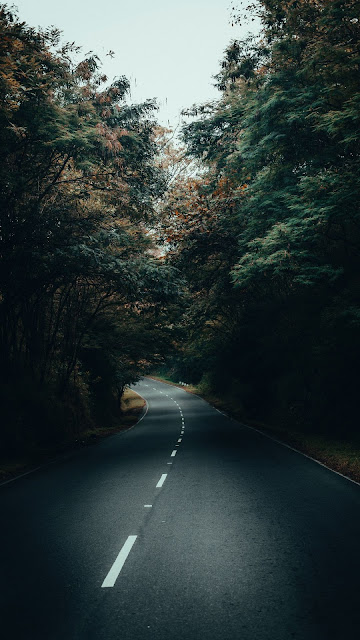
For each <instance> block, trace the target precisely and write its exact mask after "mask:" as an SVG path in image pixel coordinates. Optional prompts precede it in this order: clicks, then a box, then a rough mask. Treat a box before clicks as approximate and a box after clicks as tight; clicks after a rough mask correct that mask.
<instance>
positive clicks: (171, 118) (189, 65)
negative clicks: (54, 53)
mask: <svg viewBox="0 0 360 640" xmlns="http://www.w3.org/2000/svg"><path fill="white" fill-rule="evenodd" d="M13 3H14V5H15V6H17V7H18V10H19V18H20V19H21V20H24V21H25V22H27V23H28V24H29V25H30V26H33V27H38V26H41V27H49V26H51V25H54V26H56V27H58V28H59V29H61V31H62V32H63V39H64V41H69V42H73V41H74V42H75V43H76V44H77V45H79V46H81V47H82V49H83V51H84V54H85V53H87V52H88V51H93V52H94V53H96V54H97V55H99V57H100V58H101V60H102V62H103V71H104V73H106V75H107V76H108V77H109V78H110V79H112V78H114V77H116V76H121V75H125V76H126V77H127V78H128V79H129V80H130V82H131V101H132V102H133V103H137V102H142V101H144V100H146V99H148V98H157V101H158V104H159V107H160V110H159V112H158V114H157V119H158V120H159V122H160V123H161V124H162V125H163V126H166V127H171V128H176V127H177V126H178V124H179V123H180V122H181V118H180V112H181V110H182V109H184V108H189V107H191V106H192V105H193V104H201V103H204V102H208V101H211V100H215V99H217V98H218V97H219V92H218V91H217V89H215V87H214V86H213V83H214V80H213V77H212V76H214V75H215V74H216V73H217V72H218V70H219V67H220V61H221V59H222V57H223V52H224V50H225V48H226V47H227V45H228V44H229V43H230V41H231V40H234V39H241V38H242V37H244V36H245V35H246V33H247V32H248V29H249V27H239V26H236V25H235V26H234V27H232V26H231V7H232V6H234V2H231V0H178V1H175V0H103V1H101V0H61V2H60V1H57V2H55V1H54V0H13ZM8 4H11V2H9V0H8ZM235 6H236V0H235ZM110 50H111V51H113V52H114V54H115V55H114V57H113V58H112V57H110V56H109V55H106V54H107V53H108V52H109V51H110Z"/></svg>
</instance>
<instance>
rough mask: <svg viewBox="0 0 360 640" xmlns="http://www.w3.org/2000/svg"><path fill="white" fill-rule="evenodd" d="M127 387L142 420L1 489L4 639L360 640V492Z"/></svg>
mask: <svg viewBox="0 0 360 640" xmlns="http://www.w3.org/2000/svg"><path fill="white" fill-rule="evenodd" d="M134 388H135V389H136V390H137V391H138V392H139V393H140V394H141V395H142V396H143V397H144V398H145V399H146V401H147V403H148V412H147V414H146V416H145V417H144V418H143V419H142V420H141V421H140V422H139V423H138V424H137V425H136V426H135V427H134V428H132V429H130V430H129V431H127V432H125V433H123V434H119V435H116V436H113V437H110V438H108V439H106V440H103V441H101V442H99V443H97V444H96V445H94V446H91V447H87V448H86V449H83V450H82V451H76V452H74V453H72V454H71V455H70V456H68V457H67V458H64V459H62V460H59V461H58V462H56V463H55V464H52V465H50V466H48V467H44V468H43V469H40V470H38V471H36V472H34V473H31V474H29V475H27V476H24V477H22V478H19V479H18V480H16V481H14V482H10V483H8V484H5V485H3V486H1V487H0V514H1V527H0V555H1V560H0V561H1V598H0V602H1V605H0V607H1V634H2V637H3V638H4V639H5V638H6V639H9V640H20V639H21V640H32V639H33V638H34V639H36V640H42V639H44V640H115V639H116V640H144V639H147V638H150V639H151V640H153V639H156V640H169V639H170V638H171V639H172V640H180V639H181V640H291V639H293V638H295V639H298V640H329V639H330V640H332V639H334V640H345V639H346V640H352V639H354V640H355V639H356V640H358V638H359V629H360V626H359V625H360V606H359V604H360V603H359V576H360V553H359V545H360V509H359V507H360V487H359V486H358V485H356V484H355V483H352V482H350V481H348V480H346V479H345V478H342V477H340V476H339V475H337V474H335V473H333V472H331V471H329V470H327V469H325V468H324V467H322V466H320V465H318V464H316V463H315V462H313V461H311V460H309V459H307V458H306V457H304V456H302V455H301V454H298V453H297V452H295V451H292V450H290V449H288V448H286V447H285V446H281V445H280V444H278V443H276V442H274V441H272V440H271V439H269V438H266V437H265V436H262V435H261V434H259V433H257V432H256V431H254V430H251V429H249V428H247V427H245V426H242V425H240V424H239V423H237V422H235V421H232V420H229V419H228V418H226V417H225V416H223V415H222V414H221V413H219V412H218V411H217V410H216V409H214V408H212V407H211V406H210V405H208V404H207V403H206V402H205V401H203V400H201V399H200V398H198V397H197V396H194V395H192V394H190V393H187V392H186V391H184V390H183V389H179V388H177V387H172V386H169V385H166V384H163V383H160V382H157V381H154V380H151V379H144V380H142V381H141V382H140V383H139V384H138V385H136V386H135V387H134Z"/></svg>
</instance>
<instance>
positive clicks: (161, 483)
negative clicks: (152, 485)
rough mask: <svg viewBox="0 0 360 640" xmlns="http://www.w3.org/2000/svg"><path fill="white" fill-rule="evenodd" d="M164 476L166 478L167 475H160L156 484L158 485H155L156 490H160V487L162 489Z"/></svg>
mask: <svg viewBox="0 0 360 640" xmlns="http://www.w3.org/2000/svg"><path fill="white" fill-rule="evenodd" d="M166 476H167V473H163V474H162V476H161V478H160V480H159V482H158V483H157V485H156V489H160V487H162V486H163V484H164V482H165V480H166Z"/></svg>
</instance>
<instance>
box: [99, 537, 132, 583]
mask: <svg viewBox="0 0 360 640" xmlns="http://www.w3.org/2000/svg"><path fill="white" fill-rule="evenodd" d="M136 538H137V536H128V539H127V540H126V542H125V544H124V546H123V547H122V549H121V551H120V553H119V555H118V557H117V558H116V560H115V562H114V564H113V566H112V567H111V569H110V571H109V573H108V574H107V576H106V578H105V580H104V582H103V583H102V585H101V586H102V587H113V586H114V584H115V582H116V579H117V577H118V575H119V573H120V571H121V569H122V568H123V566H124V564H125V560H126V558H127V557H128V555H129V553H130V551H131V549H132V546H133V544H134V542H135V540H136Z"/></svg>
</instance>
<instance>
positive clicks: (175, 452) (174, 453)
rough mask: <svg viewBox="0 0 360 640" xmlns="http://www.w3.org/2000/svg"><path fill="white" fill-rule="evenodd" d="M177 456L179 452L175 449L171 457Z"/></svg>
mask: <svg viewBox="0 0 360 640" xmlns="http://www.w3.org/2000/svg"><path fill="white" fill-rule="evenodd" d="M176 454H177V451H176V449H174V451H173V452H172V454H171V457H172V458H173V457H174V456H176Z"/></svg>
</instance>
